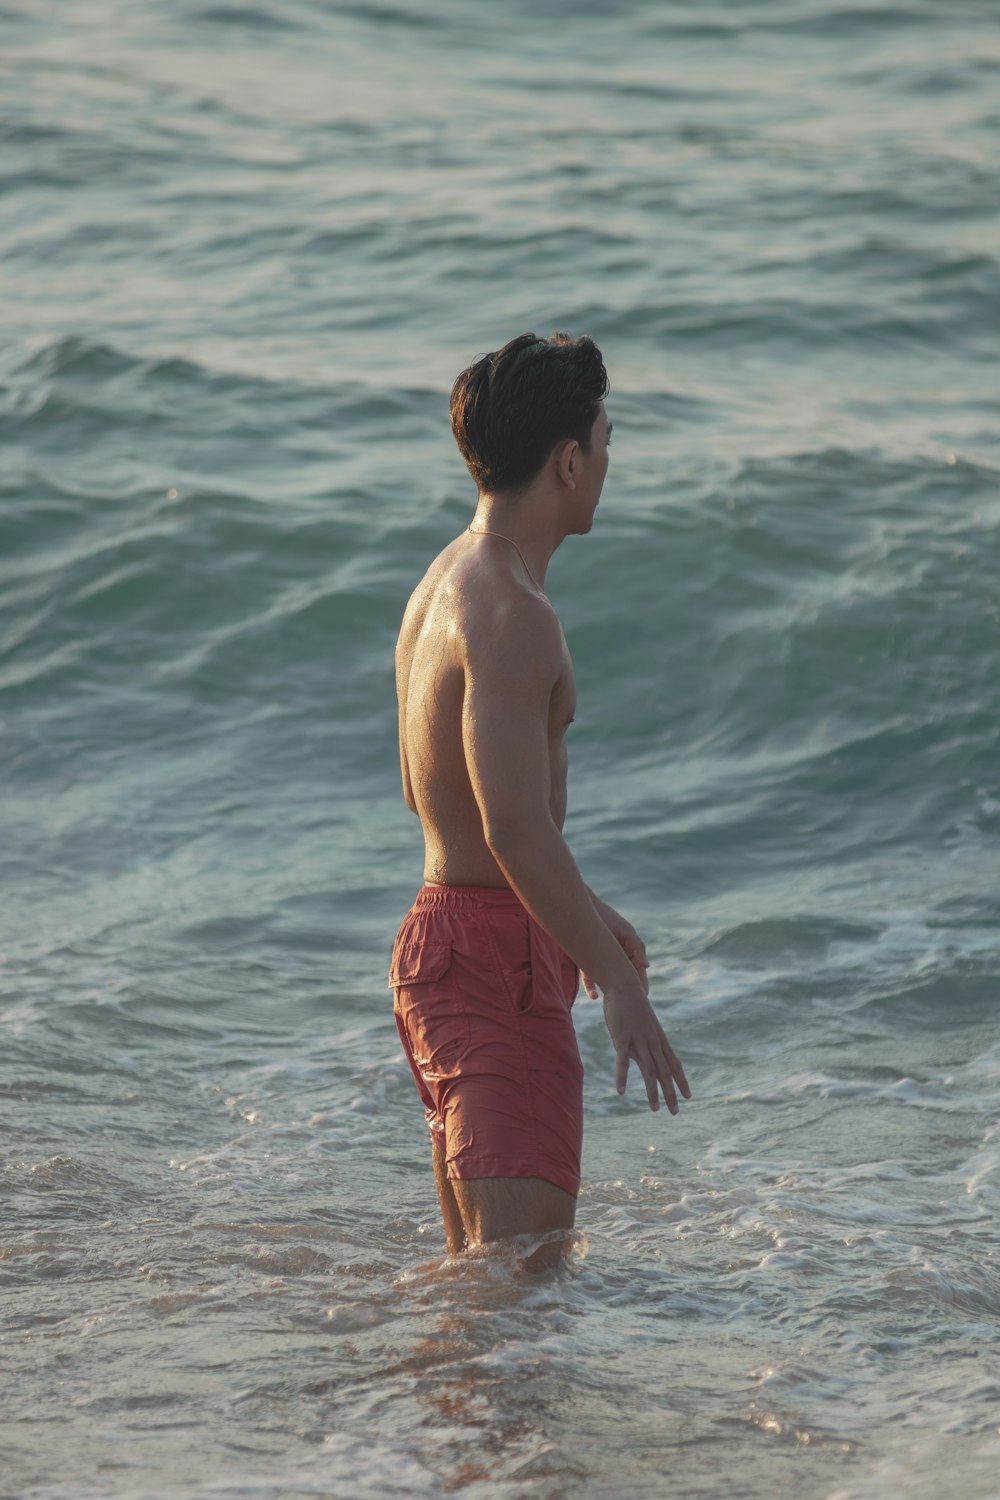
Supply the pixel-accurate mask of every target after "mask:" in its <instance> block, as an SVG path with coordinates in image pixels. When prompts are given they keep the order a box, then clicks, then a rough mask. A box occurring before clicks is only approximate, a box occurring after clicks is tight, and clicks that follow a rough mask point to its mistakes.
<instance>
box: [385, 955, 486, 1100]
mask: <svg viewBox="0 0 1000 1500" xmlns="http://www.w3.org/2000/svg"><path fill="white" fill-rule="evenodd" d="M453 958H454V954H453V952H452V945H451V943H448V942H432V941H429V942H423V943H397V945H396V948H395V950H394V952H393V955H392V965H391V967H390V969H389V983H390V985H391V986H392V988H393V989H394V990H395V992H396V1003H395V1012H396V1016H397V1017H398V1020H399V1024H400V1025H401V1026H402V1028H403V1030H404V1032H405V1034H406V1039H407V1041H408V1042H409V1044H410V1050H411V1052H412V1054H413V1060H414V1062H415V1063H416V1065H417V1068H418V1069H419V1071H420V1073H421V1075H422V1077H423V1078H424V1079H425V1080H427V1082H429V1083H433V1082H435V1081H436V1080H438V1079H441V1078H447V1077H452V1076H454V1075H455V1073H456V1072H457V1068H458V1062H459V1059H460V1058H461V1057H462V1055H463V1054H464V1053H465V1052H466V1050H467V1049H468V1045H469V1035H470V1032H469V1016H468V1013H467V1011H466V1008H465V1004H464V1002H463V999H462V994H461V991H460V989H459V987H458V984H457V983H456V982H455V979H454V976H453V975H452V973H451V969H452V964H453Z"/></svg>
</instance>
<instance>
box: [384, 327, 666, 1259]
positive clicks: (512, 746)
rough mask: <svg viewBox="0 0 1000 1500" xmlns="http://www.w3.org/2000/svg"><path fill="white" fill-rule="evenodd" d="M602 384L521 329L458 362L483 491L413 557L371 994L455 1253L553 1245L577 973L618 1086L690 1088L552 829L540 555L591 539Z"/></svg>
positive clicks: (631, 946) (573, 1181)
mask: <svg viewBox="0 0 1000 1500" xmlns="http://www.w3.org/2000/svg"><path fill="white" fill-rule="evenodd" d="M607 391H608V379H607V374H606V372H605V369H604V364H603V361H602V359H601V355H600V351H599V350H598V349H597V347H596V346H595V345H594V343H593V341H592V340H591V339H589V338H582V339H576V340H574V339H570V338H569V337H568V336H567V335H565V334H553V335H552V337H551V338H549V339H539V338H536V337H535V335H534V334H524V335H522V336H521V337H520V338H516V339H513V340H512V341H511V342H510V343H509V344H507V345H506V346H505V347H504V348H503V349H501V350H499V351H498V352H496V353H494V354H487V355H485V356H484V357H483V358H482V359H480V360H478V361H477V362H476V363H475V364H473V365H472V366H470V368H469V369H467V370H465V371H464V372H463V373H462V374H461V375H460V376H459V377H458V380H457V381H456V382H455V386H454V388H453V390H452V395H451V420H452V430H453V431H454V434H455V439H456V441H457V443H458V446H459V449H460V450H461V453H462V456H463V458H464V459H465V461H466V464H467V465H468V467H469V470H470V472H471V474H472V476H473V478H474V479H475V481H476V483H477V486H478V489H479V504H478V507H477V509H476V513H475V516H474V518H473V521H472V524H471V525H470V526H469V528H468V530H467V531H464V532H462V534H461V535H460V536H458V537H456V539H455V540H454V541H453V542H451V543H450V544H449V545H448V546H447V547H445V549H444V551H443V552H442V553H441V554H440V555H439V556H438V557H437V558H436V559H435V561H434V562H433V563H432V564H431V566H430V568H429V569H428V571H427V573H426V574H425V576H424V578H423V579H422V580H421V582H420V583H419V584H418V586H417V588H416V590H415V592H414V594H413V596H412V598H411V599H410V602H409V604H408V606H407V609H406V614H405V616H404V619H403V624H402V628H401V630H400V635H399V642H398V645H397V649H396V685H397V692H398V696H399V747H400V759H401V764H402V773H403V794H404V796H405V798H406V801H407V804H408V805H409V807H410V808H412V810H413V811H414V812H415V813H416V814H417V816H418V817H419V818H420V822H421V825H422V827H423V833H424V842H425V847H426V857H425V862H424V880H425V884H424V886H423V889H422V890H421V892H420V893H419V895H418V897H417V900H416V902H415V904H414V906H413V907H412V908H411V910H410V912H409V913H408V915H407V917H406V919H405V921H404V922H403V925H402V927H401V928H400V930H399V933H398V935H397V938H396V943H395V947H394V950H393V958H392V967H391V971H390V976H389V982H390V986H391V987H392V988H393V989H394V990H395V995H396V1002H395V1014H396V1021H397V1025H398V1027H399V1032H400V1036H401V1039H402V1042H403V1046H404V1049H405V1051H406V1054H407V1057H408V1059H409V1062H410V1065H411V1068H412V1070H413V1074H414V1078H415V1080H416V1083H417V1088H418V1090H419V1092H420V1095H421V1098H422V1100H423V1102H424V1106H425V1111H426V1116H427V1122H428V1125H429V1127H430V1132H431V1144H432V1152H433V1160H434V1173H435V1178H436V1181H437V1188H438V1196H439V1198H440V1202H441V1212H442V1217H443V1219H444V1228H445V1235H446V1239H447V1244H448V1250H449V1252H450V1253H452V1254H455V1253H457V1252H459V1251H460V1250H462V1249H465V1248H474V1247H476V1246H479V1245H482V1244H485V1243H487V1242H489V1241H492V1240H498V1239H505V1238H507V1237H509V1236H514V1235H533V1236H539V1235H544V1236H547V1239H546V1241H545V1242H544V1243H543V1246H542V1248H541V1249H540V1250H538V1251H536V1252H535V1253H534V1255H533V1256H532V1257H531V1258H529V1260H528V1261H526V1262H525V1263H526V1264H527V1265H528V1266H529V1267H531V1268H532V1269H535V1268H537V1267H538V1266H540V1265H543V1264H548V1263H551V1262H552V1260H553V1258H554V1257H557V1255H558V1254H559V1253H561V1248H562V1247H561V1246H560V1244H559V1240H560V1236H559V1234H558V1233H556V1231H563V1232H564V1236H563V1238H565V1231H568V1230H570V1229H571V1228H572V1225H573V1219H574V1213H575V1209H576V1196H577V1193H578V1190H579V1185H580V1146H581V1140H582V1124H583V1108H582V1082H583V1068H582V1065H581V1063H580V1056H579V1052H578V1049H577V1045H576V1037H575V1033H574V1030H573V1023H572V1019H571V1016H570V1007H571V1005H572V1003H573V998H574V996H575V994H576V989H577V983H578V977H579V975H578V971H580V973H582V978H583V985H584V989H585V990H586V992H587V994H588V995H589V996H590V997H591V998H592V999H597V998H598V991H601V992H603V997H604V1018H605V1021H606V1022H607V1027H608V1031H609V1032H610V1034H611V1040H612V1042H613V1044H614V1049H615V1056H616V1084H617V1088H618V1092H619V1093H623V1092H624V1090H625V1080H626V1075H627V1073H628V1067H629V1062H630V1061H634V1062H635V1063H636V1064H637V1066H638V1068H639V1071H640V1073H641V1074H642V1077H643V1079H644V1081H645V1085H646V1093H647V1096H648V1099H649V1106H650V1108H651V1109H654V1110H655V1109H658V1108H659V1095H660V1093H661V1092H662V1095H663V1098H664V1100H665V1101H666V1104H667V1108H668V1109H669V1110H670V1112H671V1114H676V1113H677V1108H678V1106H677V1092H676V1090H677V1088H679V1089H680V1092H681V1093H682V1094H683V1095H684V1097H685V1098H690V1090H689V1089H688V1085H687V1081H686V1079H685V1077H684V1072H683V1070H682V1068H681V1065H680V1063H679V1061H678V1059H677V1057H676V1055H675V1054H674V1052H673V1051H672V1049H671V1047H670V1044H669V1043H668V1041H667V1038H666V1035H665V1033H664V1031H663V1029H662V1027H661V1026H660V1023H659V1021H658V1020H657V1017H656V1014H655V1012H654V1010H653V1008H652V1006H651V1005H650V1002H649V984H648V979H647V974H646V970H647V968H648V962H647V959H646V952H645V948H644V946H643V944H642V941H641V939H640V938H639V936H638V934H637V933H636V932H635V929H634V928H633V927H632V926H631V925H630V924H629V923H628V922H627V921H626V920H625V918H624V917H622V916H620V915H619V914H618V912H616V911H615V910H614V908H613V907H611V906H608V905H607V904H606V903H605V902H603V901H601V900H600V899H599V898H598V897H597V896H595V895H594V893H593V892H592V891H591V890H589V889H588V887H587V886H586V885H585V884H584V882H583V879H582V877H581V875H580V872H579V870H578V868H577V866H576V863H575V861H574V859H573V856H572V854H571V853H570V850H569V847H568V845H567V844H566V841H565V840H564V838H563V835H562V825H563V818H564V816H565V812H566V767H567V758H566V745H565V738H564V737H565V731H566V729H567V727H568V726H569V724H570V723H571V722H572V719H573V711H574V703H575V695H574V686H573V668H572V663H571V661H570V657H569V652H568V650H567V647H566V641H565V638H564V636H563V633H562V629H561V627H560V624H559V620H558V618H557V616H556V613H555V610H554V609H553V607H552V605H551V604H550V603H549V600H548V599H547V598H546V596H545V593H544V587H545V574H546V570H547V568H548V565H549V560H550V559H551V557H552V554H553V553H554V552H555V550H556V548H557V547H558V546H559V545H560V543H561V542H562V541H563V539H564V538H565V537H567V536H579V535H583V534H584V533H586V532H588V531H589V530H590V528H591V526H592V524H593V520H594V511H595V510H596V508H597V502H598V500H599V498H600V494H601V487H602V485H603V483H604V477H605V475H606V473H607V470H608V445H609V442H610V438H611V423H610V421H609V420H608V417H607V414H606V412H605V409H604V398H605V396H606V395H607Z"/></svg>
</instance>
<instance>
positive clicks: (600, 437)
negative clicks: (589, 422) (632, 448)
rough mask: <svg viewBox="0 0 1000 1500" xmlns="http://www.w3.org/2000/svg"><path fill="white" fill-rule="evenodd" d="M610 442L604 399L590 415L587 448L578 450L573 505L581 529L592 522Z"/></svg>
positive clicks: (601, 485) (609, 425) (588, 527)
mask: <svg viewBox="0 0 1000 1500" xmlns="http://www.w3.org/2000/svg"><path fill="white" fill-rule="evenodd" d="M610 444H611V422H610V421H609V419H608V414H607V412H606V411H605V410H604V403H603V402H602V403H601V408H600V410H599V411H598V413H597V416H596V417H595V418H594V425H593V427H592V428H591V429H590V452H589V453H584V452H583V450H582V449H581V450H580V455H579V458H580V468H579V476H580V478H579V483H578V489H577V506H578V510H579V518H580V531H581V533H583V532H587V531H589V530H590V528H591V526H593V524H594V511H595V510H596V509H597V502H598V501H599V500H600V498H601V490H602V489H603V487H604V477H605V475H606V474H607V472H608V448H609V446H610Z"/></svg>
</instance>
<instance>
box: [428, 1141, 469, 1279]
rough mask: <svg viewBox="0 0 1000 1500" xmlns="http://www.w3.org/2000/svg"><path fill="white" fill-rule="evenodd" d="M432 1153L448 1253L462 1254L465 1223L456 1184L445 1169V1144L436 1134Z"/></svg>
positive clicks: (464, 1240) (464, 1244)
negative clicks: (458, 1201)
mask: <svg viewBox="0 0 1000 1500" xmlns="http://www.w3.org/2000/svg"><path fill="white" fill-rule="evenodd" d="M431 1153H432V1155H433V1158H434V1181H435V1183H436V1184H437V1190H438V1200H439V1202H440V1204H441V1218H442V1219H443V1220H444V1237H445V1241H446V1243H447V1245H448V1254H449V1255H460V1254H461V1252H462V1251H463V1250H464V1249H465V1247H466V1243H467V1241H466V1235H465V1224H464V1222H463V1220H462V1214H461V1212H460V1210H459V1207H458V1204H457V1202H456V1201H455V1192H454V1185H453V1184H452V1182H451V1181H450V1180H449V1178H448V1173H447V1171H446V1170H445V1164H444V1146H443V1145H442V1144H441V1141H440V1139H439V1138H438V1137H437V1136H434V1137H433V1139H432V1141H431Z"/></svg>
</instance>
